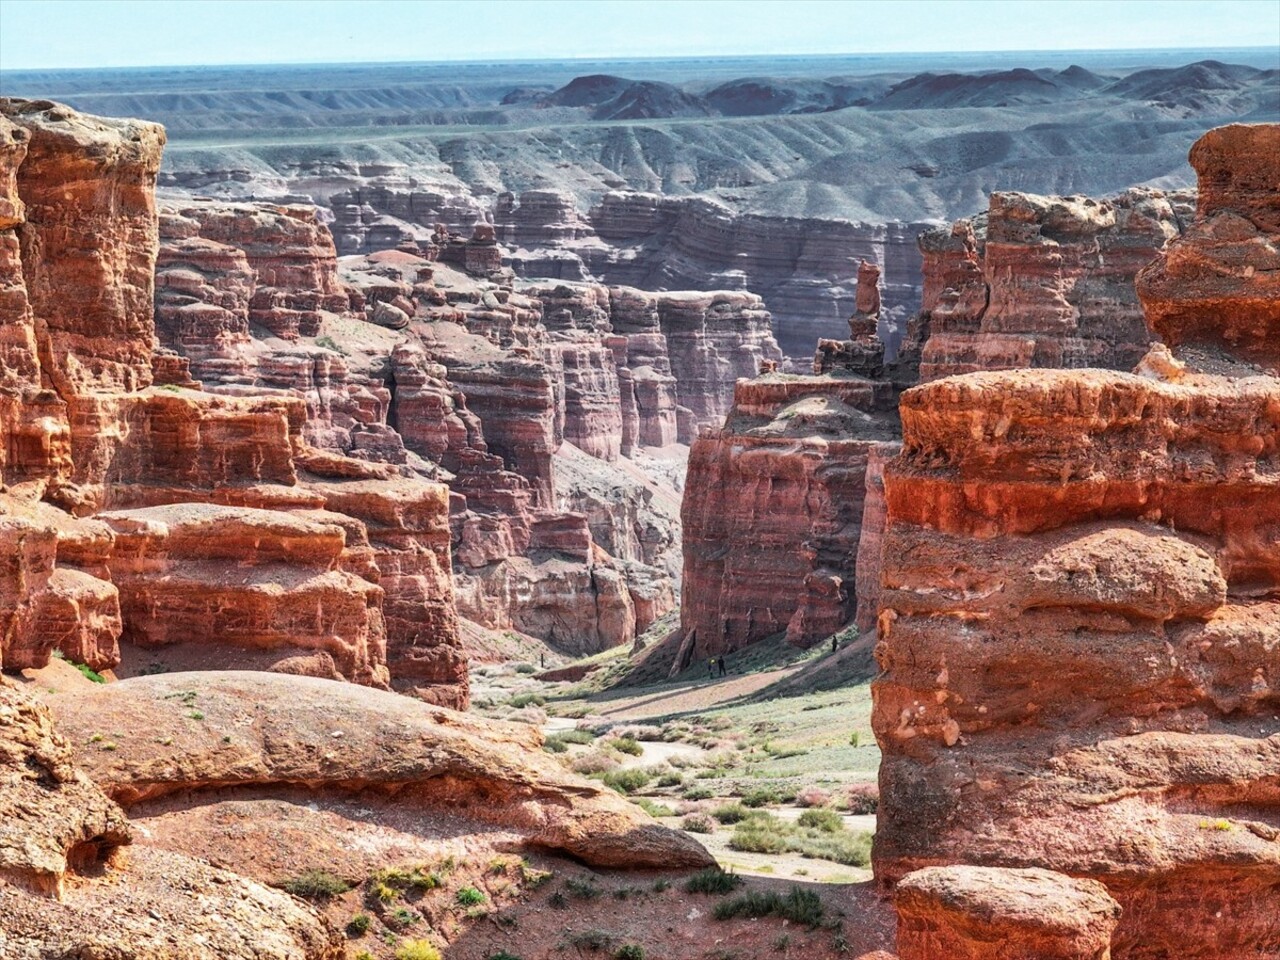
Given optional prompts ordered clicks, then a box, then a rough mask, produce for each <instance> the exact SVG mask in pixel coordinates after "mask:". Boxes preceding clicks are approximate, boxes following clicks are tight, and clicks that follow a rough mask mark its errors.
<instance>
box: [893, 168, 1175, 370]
mask: <svg viewBox="0 0 1280 960" xmlns="http://www.w3.org/2000/svg"><path fill="white" fill-rule="evenodd" d="M1181 199H1182V198H1181V197H1179V196H1165V195H1164V194H1162V193H1160V192H1159V191H1154V190H1149V189H1139V188H1134V189H1131V190H1128V191H1126V192H1125V193H1122V194H1120V195H1119V196H1116V197H1114V198H1112V199H1110V200H1094V199H1091V198H1088V197H1038V196H1033V195H1031V194H1022V193H993V194H992V195H991V204H990V208H989V210H988V211H987V212H986V214H985V215H984V216H982V217H979V218H974V219H973V220H970V221H964V220H962V221H958V222H957V223H955V224H953V225H952V226H951V227H950V228H944V229H942V230H937V231H931V232H928V233H925V234H922V236H921V238H920V241H919V243H920V249H921V253H922V256H923V260H924V265H923V271H924V284H923V289H924V298H923V304H922V314H921V316H920V318H919V319H918V321H917V327H916V329H914V330H912V331H910V332H909V335H908V338H907V344H906V346H905V356H904V358H903V359H904V361H905V362H908V363H910V362H914V359H915V358H913V352H915V351H919V353H920V355H919V357H918V362H919V379H920V380H921V381H923V382H928V381H930V380H936V379H938V378H940V377H944V376H949V375H952V374H957V373H972V372H975V371H978V370H1005V369H1013V368H1017V367H1069V368H1074V367H1104V368H1109V369H1114V370H1130V369H1132V368H1133V366H1134V365H1135V364H1136V363H1137V362H1138V360H1139V359H1140V358H1141V357H1142V355H1143V353H1145V352H1146V347H1147V342H1148V340H1149V339H1150V337H1149V334H1148V332H1147V328H1146V325H1145V324H1144V322H1143V318H1142V311H1141V309H1140V308H1139V305H1138V301H1137V297H1136V295H1135V294H1134V289H1133V278H1134V277H1135V276H1136V275H1137V272H1138V271H1139V270H1140V269H1141V268H1142V267H1144V266H1145V265H1146V264H1148V263H1150V262H1151V260H1152V259H1153V258H1154V257H1155V256H1156V254H1157V253H1158V252H1159V251H1160V249H1161V247H1162V246H1163V245H1164V244H1165V242H1166V241H1167V240H1169V239H1171V238H1173V237H1176V236H1177V235H1178V233H1179V230H1180V219H1179V217H1178V214H1177V212H1176V211H1175V205H1179V204H1180V202H1181Z"/></svg>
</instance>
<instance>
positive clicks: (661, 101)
mask: <svg viewBox="0 0 1280 960" xmlns="http://www.w3.org/2000/svg"><path fill="white" fill-rule="evenodd" d="M532 102H533V103H534V104H535V105H536V106H555V107H590V108H591V119H593V120H652V119H656V118H659V117H705V116H709V115H710V114H711V112H712V111H711V108H710V107H709V106H708V105H707V103H706V101H704V100H703V99H701V98H700V97H696V96H693V95H692V94H688V93H685V92H684V91H683V90H681V89H680V88H679V87H677V86H675V85H674V84H670V83H662V82H660V81H656V80H628V79H626V78H624V77H614V76H610V75H608V74H600V73H598V74H592V75H591V76H587V77H575V78H574V79H573V80H570V81H569V82H568V83H566V84H565V85H564V86H563V87H561V88H560V89H559V90H556V91H554V92H552V93H549V94H547V95H546V96H543V97H538V98H536V99H535V100H533V101H532Z"/></svg>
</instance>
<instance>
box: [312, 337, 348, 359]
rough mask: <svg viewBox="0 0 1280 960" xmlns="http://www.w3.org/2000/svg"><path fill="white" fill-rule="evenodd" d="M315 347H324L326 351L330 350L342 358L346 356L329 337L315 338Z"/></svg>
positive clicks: (345, 352)
mask: <svg viewBox="0 0 1280 960" xmlns="http://www.w3.org/2000/svg"><path fill="white" fill-rule="evenodd" d="M316 346H317V347H324V348H325V349H326V350H332V351H333V352H334V353H340V354H342V355H343V356H344V357H345V356H346V355H347V351H345V350H343V349H342V347H340V346H338V343H337V341H336V340H334V339H333V337H330V336H323V337H316Z"/></svg>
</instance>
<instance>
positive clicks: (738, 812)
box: [711, 803, 747, 826]
mask: <svg viewBox="0 0 1280 960" xmlns="http://www.w3.org/2000/svg"><path fill="white" fill-rule="evenodd" d="M711 815H712V816H713V817H715V818H716V819H717V820H719V821H720V822H721V823H723V824H724V825H725V826H732V825H733V824H735V823H741V822H742V821H743V820H745V819H747V808H746V807H744V806H743V805H742V804H740V803H726V804H724V805H722V806H719V807H716V808H715V809H714V810H712V811H711Z"/></svg>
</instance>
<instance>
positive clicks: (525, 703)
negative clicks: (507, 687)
mask: <svg viewBox="0 0 1280 960" xmlns="http://www.w3.org/2000/svg"><path fill="white" fill-rule="evenodd" d="M546 702H547V698H546V697H544V696H543V695H542V694H540V693H518V694H516V695H515V696H514V697H512V698H511V699H510V700H508V701H507V703H508V704H509V705H510V706H512V707H515V708H516V709H517V710H520V709H523V708H524V707H541V706H542V705H543V704H545V703H546Z"/></svg>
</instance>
